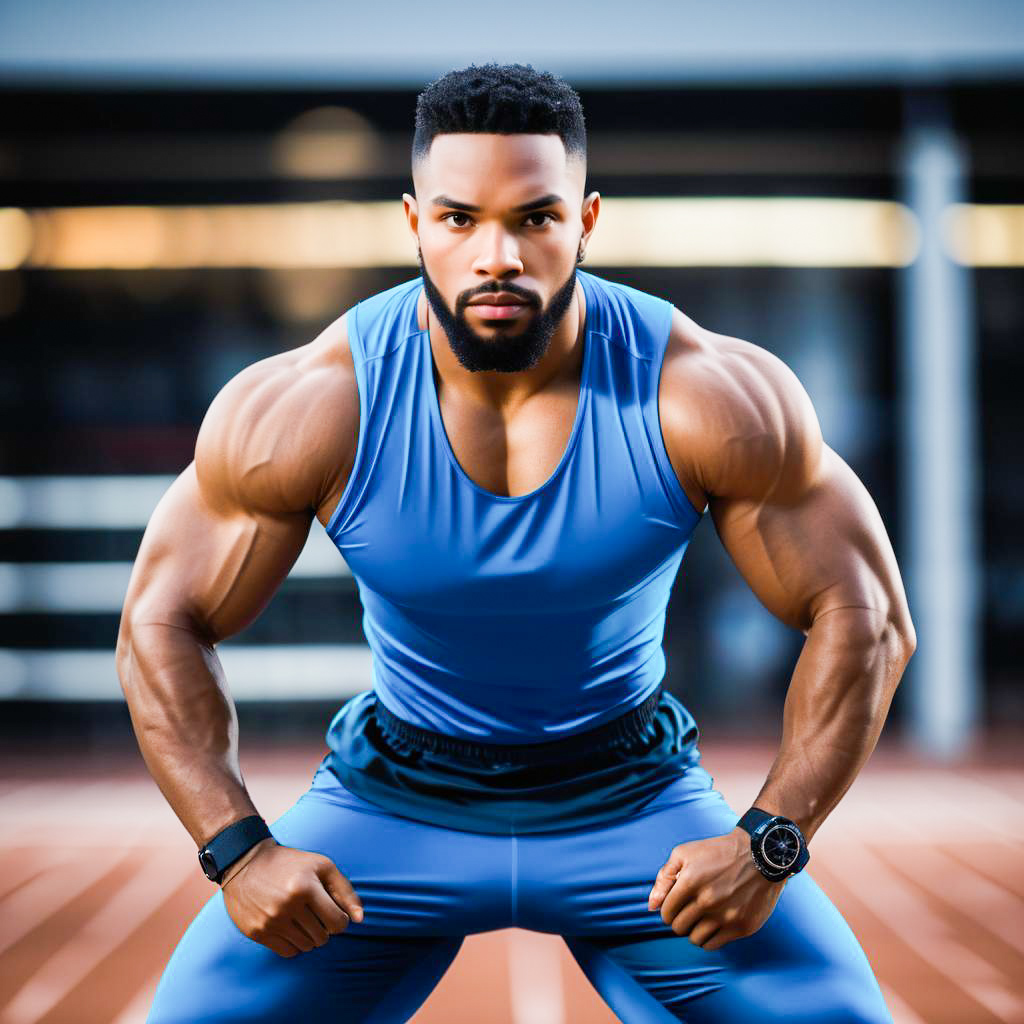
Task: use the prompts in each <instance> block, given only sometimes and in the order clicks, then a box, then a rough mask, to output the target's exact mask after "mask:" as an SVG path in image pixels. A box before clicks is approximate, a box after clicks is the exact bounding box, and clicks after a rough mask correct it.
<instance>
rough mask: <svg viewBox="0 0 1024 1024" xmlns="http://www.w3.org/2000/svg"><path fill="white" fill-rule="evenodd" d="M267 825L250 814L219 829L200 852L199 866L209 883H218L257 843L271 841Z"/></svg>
mask: <svg viewBox="0 0 1024 1024" xmlns="http://www.w3.org/2000/svg"><path fill="white" fill-rule="evenodd" d="M272 838H273V836H272V835H271V832H270V829H269V828H268V827H267V823H266V822H265V821H264V820H263V819H262V818H261V817H260V816H259V815H258V814H250V815H249V817H247V818H242V819H241V821H236V822H234V824H232V825H228V827H227V828H225V829H221V831H220V832H218V833H217V834H216V835H215V836H214V837H213V838H212V839H211V840H210V841H209V842H208V843H207V844H206V845H205V846H204V847H203V848H202V849H201V850H200V851H199V864H200V866H201V867H202V869H203V874H205V875H206V877H207V878H208V879H210V881H211V882H218V883H219V882H220V880H221V879H222V878H223V877H224V872H225V871H227V869H228V868H229V867H231V865H232V864H234V863H235V861H236V860H238V858H239V857H241V856H242V855H243V854H244V853H248V852H249V850H251V849H252V848H253V847H254V846H255V845H256V844H257V843H261V842H263V840H264V839H272Z"/></svg>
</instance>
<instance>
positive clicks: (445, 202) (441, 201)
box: [430, 192, 563, 213]
mask: <svg viewBox="0 0 1024 1024" xmlns="http://www.w3.org/2000/svg"><path fill="white" fill-rule="evenodd" d="M562 201H563V200H562V197H561V196H556V195H555V194H554V192H549V193H548V194H547V195H546V196H541V197H540V198H539V199H531V200H530V201H529V202H528V203H520V205H519V206H513V207H512V212H513V213H528V212H529V211H530V210H539V209H540V208H541V207H542V206H554V205H555V204H556V203H560V202H562ZM430 202H431V205H433V206H447V207H450V208H451V209H453V210H465V211H466V213H479V212H480V210H481V207H479V206H474V205H473V204H472V203H463V202H461V201H459V200H458V199H451V198H449V197H448V196H434V198H433V199H431V200H430Z"/></svg>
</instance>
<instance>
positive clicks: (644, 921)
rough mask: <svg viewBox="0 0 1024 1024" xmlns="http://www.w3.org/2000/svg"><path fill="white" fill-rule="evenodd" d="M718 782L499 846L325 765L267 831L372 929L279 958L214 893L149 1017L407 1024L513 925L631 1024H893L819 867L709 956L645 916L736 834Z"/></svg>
mask: <svg viewBox="0 0 1024 1024" xmlns="http://www.w3.org/2000/svg"><path fill="white" fill-rule="evenodd" d="M713 782H714V780H713V779H712V777H711V776H710V775H709V774H708V773H707V771H706V770H705V769H704V768H703V767H701V766H699V765H698V766H694V767H692V768H690V769H689V770H687V771H686V773H685V774H684V775H682V776H680V777H679V778H678V779H676V780H675V781H674V782H672V783H670V784H668V785H667V786H665V787H664V788H663V789H662V791H661V792H660V793H659V794H658V796H656V797H655V798H654V800H652V801H651V802H649V803H648V804H647V806H646V807H645V808H644V809H643V810H642V811H641V812H639V813H636V814H633V815H631V816H629V817H624V818H620V819H618V820H617V821H614V822H610V823H607V824H604V825H602V826H600V827H596V828H583V829H569V830H565V831H562V832H554V833H550V834H543V835H530V836H496V835H487V834H477V833H473V832H467V831H454V830H449V829H444V828H439V827H437V826H434V825H431V824H427V823H424V822H419V821H416V820H414V819H412V818H407V817H401V816H399V815H397V814H394V813H391V812H389V811H387V810H384V809H383V808H381V807H379V806H377V805H375V804H372V803H369V802H368V801H366V800H363V799H361V798H360V797H358V796H356V795H355V794H353V793H351V792H350V791H348V790H346V789H345V787H344V786H342V785H341V783H340V782H339V780H338V779H337V777H336V776H335V775H334V773H333V772H331V771H330V770H328V769H327V768H326V767H321V768H320V769H319V770H318V771H317V773H316V775H315V776H314V778H313V783H312V786H311V788H310V789H309V791H308V792H307V793H305V794H304V795H303V796H302V797H301V798H300V799H299V801H298V802H297V803H296V804H295V805H294V806H293V807H292V808H291V809H290V810H289V811H287V812H286V813H285V814H284V815H283V816H282V817H281V818H280V819H279V820H278V821H276V822H273V823H272V825H271V828H272V830H273V832H274V835H275V837H276V838H277V839H278V841H279V842H282V843H285V844H287V845H289V846H295V847H299V848H301V849H305V850H312V851H316V852H318V853H322V854H324V855H326V856H328V857H330V858H331V859H332V860H333V861H334V862H335V863H336V864H337V865H338V867H339V868H340V869H341V871H342V872H344V873H345V875H346V876H347V877H348V878H349V880H350V881H351V882H352V884H353V886H354V887H355V889H356V891H357V892H358V893H359V896H360V898H361V899H362V902H363V907H364V911H365V916H364V918H363V921H362V922H360V923H359V924H351V925H350V926H349V927H348V929H347V930H346V931H345V932H344V933H343V934H342V935H339V936H334V937H332V938H331V939H330V940H329V941H328V943H327V944H326V945H325V946H323V947H321V948H319V949H315V950H313V951H312V952H310V953H303V954H299V955H298V956H296V957H293V958H291V959H283V958H281V957H278V956H277V955H276V954H274V953H272V952H271V951H270V950H268V949H266V948H265V947H263V946H260V945H258V944H257V943H255V942H252V941H251V940H249V939H248V938H246V937H245V936H243V935H242V934H241V933H240V932H239V931H238V929H237V928H236V927H235V925H234V924H233V922H232V921H231V919H230V918H229V917H228V915H227V913H226V911H225V909H224V902H223V896H222V894H221V893H220V892H219V891H218V892H217V893H216V894H215V895H214V896H213V898H212V899H211V900H210V901H209V903H207V905H206V906H205V907H204V908H203V910H202V911H201V912H200V914H199V916H198V917H197V918H196V920H195V921H194V922H193V923H192V925H191V926H190V927H189V929H188V931H187V932H186V934H185V936H184V938H183V939H182V941H181V943H180V944H179V945H178V948H177V949H176V950H175V952H174V955H173V956H172V957H171V960H170V963H169V964H168V967H167V970H166V971H165V973H164V976H163V978H162V979H161V982H160V986H159V988H158V990H157V994H156V998H155V1001H154V1004H153V1008H152V1011H151V1013H150V1016H149V1018H148V1020H149V1022H150V1024H240V1022H243V1021H244V1022H246V1024H255V1022H278V1021H281V1022H295V1021H324V1022H328V1021H338V1022H341V1021H344V1022H345V1024H392V1022H394V1024H400V1022H402V1021H406V1020H408V1018H409V1017H410V1016H411V1015H412V1014H413V1012H414V1011H415V1010H416V1008H417V1007H418V1006H420V1005H421V1003H422V1002H423V1001H424V1000H425V999H426V997H427V996H428V995H429V993H430V992H431V990H432V989H433V987H434V986H435V985H436V983H437V982H438V980H439V979H440V978H441V976H442V975H443V973H444V971H445V969H446V968H447V966H448V965H449V964H450V963H451V961H452V959H453V958H454V957H455V954H456V953H457V952H458V949H459V946H460V944H461V942H462V940H463V937H464V936H466V935H468V934H471V933H477V932H484V931H490V930H493V929H498V928H507V927H513V926H514V927H519V928H526V929H531V930H534V931H540V932H549V933H554V934H559V935H562V936H564V937H565V939H566V942H567V945H568V947H569V949H570V951H571V952H572V954H573V955H574V956H575V957H576V959H577V961H578V962H579V963H580V965H581V967H582V968H583V970H584V972H585V973H586V974H587V976H588V977H589V978H590V980H591V981H592V983H593V984H594V986H595V987H596V988H597V990H598V992H599V993H600V994H601V995H602V996H603V998H604V999H605V1001H606V1002H607V1003H608V1004H609V1005H610V1006H611V1008H612V1009H613V1010H614V1011H615V1013H616V1014H617V1015H618V1016H619V1018H620V1020H622V1021H623V1022H624V1024H668V1022H673V1021H686V1022H688V1024H739V1022H743V1024H747V1022H749V1021H757V1022H759V1024H781V1022H786V1024H800V1022H803V1024H811V1022H813V1024H892V1018H891V1016H890V1015H889V1013H888V1011H887V1009H886V1007H885V1003H884V1000H883V998H882V994H881V991H880V989H879V987H878V983H877V982H876V980H875V978H874V975H873V973H872V971H871V967H870V965H869V963H868V961H867V958H866V957H865V955H864V952H863V950H862V949H861V947H860V945H859V943H858V942H857V940H856V938H855V937H854V935H853V933H852V932H851V931H850V928H849V926H848V925H847V924H846V922H845V921H844V920H843V918H842V916H841V915H840V914H839V912H838V911H837V910H836V908H835V907H834V906H833V904H832V903H831V902H830V900H829V899H828V898H827V897H826V896H825V894H824V893H823V892H822V891H821V889H820V888H819V887H818V885H817V884H816V883H815V881H814V880H813V878H812V877H811V875H810V874H809V871H810V870H811V869H810V868H809V869H807V870H805V871H803V872H801V873H800V874H798V875H795V876H793V877H792V878H790V879H789V880H788V881H787V882H786V883H785V888H784V889H783V892H782V894H781V896H780V898H779V901H778V903H777V904H776V906H775V909H774V911H773V912H772V915H771V917H769V919H768V921H767V922H766V923H765V924H764V925H763V926H762V927H761V929H760V930H759V931H757V932H756V933H755V934H754V935H751V936H749V937H747V938H744V939H738V940H736V941H734V942H731V943H728V944H727V945H725V946H724V947H722V949H720V950H716V951H713V952H708V951H706V950H702V949H700V948H698V947H696V946H694V945H693V944H692V943H691V942H690V941H689V940H688V939H686V938H681V937H679V936H676V935H674V934H673V933H672V932H671V930H670V929H669V928H668V927H667V926H666V925H665V924H664V923H663V922H662V920H661V918H660V916H659V915H658V914H657V913H650V912H649V911H648V910H647V895H648V893H649V892H650V889H651V886H652V885H653V883H654V878H655V875H656V873H657V871H658V868H659V867H661V865H662V863H664V861H665V859H666V858H667V856H668V853H669V851H670V850H671V849H672V847H673V846H675V845H676V844H677V843H681V842H686V841H689V840H692V839H700V838H706V837H709V836H716V835H724V834H726V833H728V832H729V831H731V830H732V829H733V827H734V826H735V825H736V821H737V820H738V818H739V815H738V814H737V813H736V812H735V811H734V810H733V809H732V808H731V807H730V806H729V805H728V804H727V803H726V801H725V799H724V798H723V797H722V795H721V794H720V793H719V792H718V791H717V790H715V789H714V788H713Z"/></svg>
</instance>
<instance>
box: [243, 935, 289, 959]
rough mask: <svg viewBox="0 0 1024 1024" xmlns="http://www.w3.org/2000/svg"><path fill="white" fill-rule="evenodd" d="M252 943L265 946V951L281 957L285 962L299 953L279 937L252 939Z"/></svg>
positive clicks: (269, 936)
mask: <svg viewBox="0 0 1024 1024" xmlns="http://www.w3.org/2000/svg"><path fill="white" fill-rule="evenodd" d="M253 941H254V942H259V944H260V945H261V946H266V947H267V949H269V950H271V951H272V952H274V953H276V954H277V955H278V956H283V957H284V958H285V959H286V960H290V959H291V958H292V957H293V956H298V955H299V952H300V951H299V950H298V949H296V947H295V946H293V945H292V944H291V943H290V942H289V941H288V940H287V939H283V938H281V936H280V935H268V936H267V937H266V938H265V939H254V940H253Z"/></svg>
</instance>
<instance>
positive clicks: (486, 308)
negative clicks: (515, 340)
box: [468, 292, 529, 320]
mask: <svg viewBox="0 0 1024 1024" xmlns="http://www.w3.org/2000/svg"><path fill="white" fill-rule="evenodd" d="M468 305H470V306H472V307H473V308H474V309H475V310H476V312H477V315H478V316H481V317H483V318H484V319H485V320H507V319H509V318H511V317H514V316H518V315H519V314H520V313H521V312H522V311H523V310H524V309H526V308H527V306H528V305H529V303H528V302H527V301H526V300H525V299H521V298H520V297H519V296H518V295H513V294H512V293H511V292H498V293H496V294H493V295H482V296H480V298H478V299H474V300H473V301H472V302H470V303H468Z"/></svg>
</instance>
